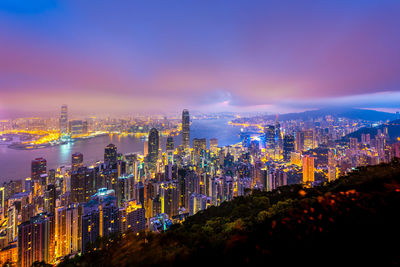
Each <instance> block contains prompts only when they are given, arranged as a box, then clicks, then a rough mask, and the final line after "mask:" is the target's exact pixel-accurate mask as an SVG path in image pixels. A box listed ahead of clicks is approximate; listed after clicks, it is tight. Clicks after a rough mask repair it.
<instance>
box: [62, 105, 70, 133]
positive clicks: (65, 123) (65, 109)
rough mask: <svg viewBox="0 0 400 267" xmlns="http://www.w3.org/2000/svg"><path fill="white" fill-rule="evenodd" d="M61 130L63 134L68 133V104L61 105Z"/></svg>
mask: <svg viewBox="0 0 400 267" xmlns="http://www.w3.org/2000/svg"><path fill="white" fill-rule="evenodd" d="M60 132H61V134H66V133H68V106H67V105H62V106H61V116H60Z"/></svg>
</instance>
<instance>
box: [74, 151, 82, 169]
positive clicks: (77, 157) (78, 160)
mask: <svg viewBox="0 0 400 267" xmlns="http://www.w3.org/2000/svg"><path fill="white" fill-rule="evenodd" d="M80 167H83V154H82V153H74V154H72V170H73V171H76V170H78V169H79V168H80Z"/></svg>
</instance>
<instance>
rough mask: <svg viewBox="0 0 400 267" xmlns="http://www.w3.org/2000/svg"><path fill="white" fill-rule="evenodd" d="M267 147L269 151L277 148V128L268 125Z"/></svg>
mask: <svg viewBox="0 0 400 267" xmlns="http://www.w3.org/2000/svg"><path fill="white" fill-rule="evenodd" d="M264 134H265V146H266V147H267V148H269V149H274V148H275V126H273V125H267V126H266V127H265V128H264Z"/></svg>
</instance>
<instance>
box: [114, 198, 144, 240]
mask: <svg viewBox="0 0 400 267" xmlns="http://www.w3.org/2000/svg"><path fill="white" fill-rule="evenodd" d="M145 229H146V217H145V210H144V209H143V208H142V205H140V203H137V201H136V200H129V201H126V202H124V205H123V207H121V208H120V209H119V232H120V233H125V232H127V231H128V230H129V231H132V232H134V233H138V232H140V231H144V230H145Z"/></svg>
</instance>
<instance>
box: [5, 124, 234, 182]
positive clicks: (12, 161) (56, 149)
mask: <svg viewBox="0 0 400 267" xmlns="http://www.w3.org/2000/svg"><path fill="white" fill-rule="evenodd" d="M228 121H229V120H228V119H207V120H193V121H192V125H191V139H193V138H206V139H210V138H218V140H219V143H220V145H222V146H226V145H232V144H235V143H237V142H239V141H240V137H239V135H238V133H239V132H240V128H239V127H234V126H230V125H228ZM160 141H161V149H162V150H165V142H166V138H165V137H162V138H160ZM174 141H175V143H176V144H177V145H179V144H180V143H181V139H180V136H176V137H175V138H174ZM110 143H112V144H114V145H116V146H117V148H118V152H119V153H122V154H125V153H143V148H144V139H140V138H135V137H134V136H119V135H117V134H109V135H102V136H96V137H93V138H89V139H82V140H76V141H74V142H70V143H67V144H63V145H58V146H51V147H46V148H41V149H32V150H17V149H12V148H8V147H7V146H6V145H1V146H0V182H6V181H10V180H19V179H25V178H26V177H29V176H30V173H31V169H30V163H31V161H32V160H33V159H35V158H39V157H44V158H46V160H47V164H48V168H49V169H57V168H58V167H60V166H69V165H71V155H72V154H73V153H76V152H80V153H83V154H84V162H85V164H87V165H90V164H93V163H95V162H97V161H101V160H103V158H104V148H105V147H106V146H107V145H108V144H110Z"/></svg>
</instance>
